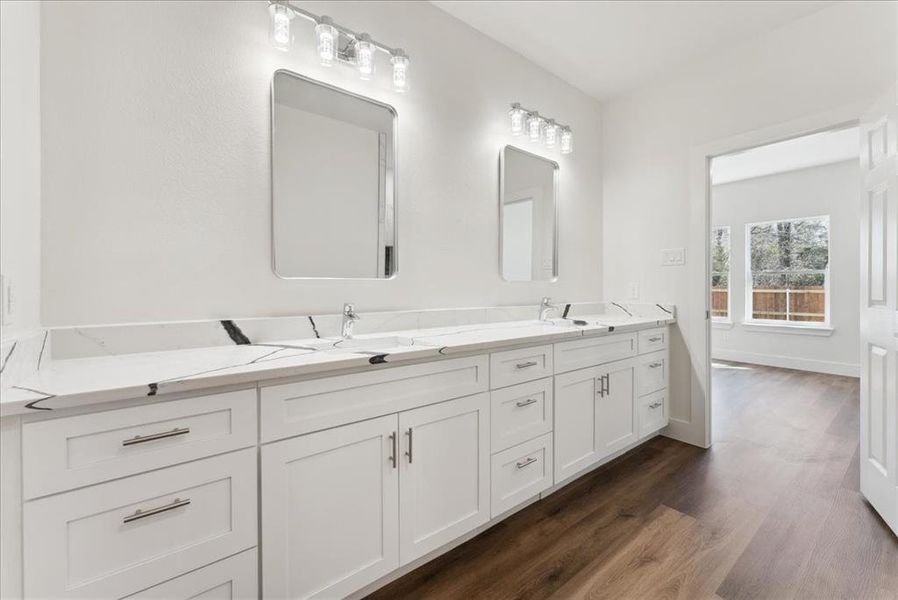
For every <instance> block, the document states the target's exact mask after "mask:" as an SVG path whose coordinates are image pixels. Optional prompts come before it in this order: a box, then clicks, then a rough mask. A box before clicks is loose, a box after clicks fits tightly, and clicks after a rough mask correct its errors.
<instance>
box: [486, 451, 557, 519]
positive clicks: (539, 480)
mask: <svg viewBox="0 0 898 600" xmlns="http://www.w3.org/2000/svg"><path fill="white" fill-rule="evenodd" d="M552 464H553V462H552V434H551V433H548V434H546V435H544V436H542V437H538V438H536V439H535V440H530V441H529V442H524V443H523V444H518V445H517V446H513V447H511V448H509V449H508V450H505V451H504V452H500V453H499V454H495V455H493V459H492V502H491V508H492V516H493V517H496V516H498V515H500V514H502V513H504V512H505V511H507V510H509V509H511V508H514V507H515V506H517V505H518V504H520V503H521V502H523V501H525V500H527V499H528V498H532V497H533V496H535V495H537V494H538V493H540V492H542V491H544V490H546V489H548V488H549V486H551V485H552Z"/></svg>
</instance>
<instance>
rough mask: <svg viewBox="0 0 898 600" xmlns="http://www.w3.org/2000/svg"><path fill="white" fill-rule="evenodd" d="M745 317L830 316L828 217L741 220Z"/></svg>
mask: <svg viewBox="0 0 898 600" xmlns="http://www.w3.org/2000/svg"><path fill="white" fill-rule="evenodd" d="M746 234H747V235H746V238H747V239H748V253H749V256H750V257H751V260H750V266H749V269H748V272H747V277H746V279H747V281H746V292H747V293H746V299H745V305H746V310H745V312H746V315H745V316H746V319H750V320H757V321H775V322H782V321H789V322H793V323H826V322H828V321H829V318H828V315H829V306H828V303H829V300H828V297H829V293H828V292H829V217H828V216H824V217H809V218H803V219H790V220H787V221H775V222H769V223H751V224H749V225H746Z"/></svg>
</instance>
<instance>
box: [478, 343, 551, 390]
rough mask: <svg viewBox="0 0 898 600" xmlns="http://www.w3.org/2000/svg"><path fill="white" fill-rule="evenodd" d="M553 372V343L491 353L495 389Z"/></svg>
mask: <svg viewBox="0 0 898 600" xmlns="http://www.w3.org/2000/svg"><path fill="white" fill-rule="evenodd" d="M552 372H553V370H552V346H551V344H550V345H546V346H535V347H532V348H518V349H516V350H507V351H505V352H494V353H492V354H490V387H491V388H493V389H495V388H500V387H505V386H508V385H514V384H516V383H523V382H525V381H533V380H534V379H540V378H541V377H547V376H549V375H551V374H552Z"/></svg>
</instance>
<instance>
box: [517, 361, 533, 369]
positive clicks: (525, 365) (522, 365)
mask: <svg viewBox="0 0 898 600" xmlns="http://www.w3.org/2000/svg"><path fill="white" fill-rule="evenodd" d="M535 366H536V361H535V360H528V361H527V362H522V363H518V364H516V365H515V368H516V369H526V368H528V367H535Z"/></svg>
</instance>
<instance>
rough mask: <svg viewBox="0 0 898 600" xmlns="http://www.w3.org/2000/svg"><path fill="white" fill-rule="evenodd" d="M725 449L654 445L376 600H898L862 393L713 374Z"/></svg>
mask: <svg viewBox="0 0 898 600" xmlns="http://www.w3.org/2000/svg"><path fill="white" fill-rule="evenodd" d="M713 385H714V394H713V397H714V444H713V446H712V447H711V448H710V449H708V450H702V449H700V448H696V447H693V446H689V445H686V444H682V443H679V442H676V441H673V440H670V439H667V438H661V437H659V438H655V439H654V440H651V441H650V442H648V443H646V444H644V445H643V446H641V447H639V448H637V449H635V450H633V451H632V452H630V453H629V454H626V455H624V456H622V457H620V458H618V459H617V460H615V461H613V462H612V463H609V464H608V465H605V466H603V467H602V468H600V469H598V470H596V471H595V472H593V473H591V474H589V475H586V476H584V477H582V478H581V479H579V480H577V481H575V482H574V483H572V484H570V485H568V486H567V487H565V488H563V489H561V490H559V491H557V492H556V493H554V494H552V495H551V496H549V497H547V498H545V499H543V500H541V501H539V502H537V503H535V504H532V505H530V506H528V507H527V508H525V509H524V510H522V511H520V512H518V513H516V514H515V515H513V516H511V517H509V518H508V519H506V520H505V521H503V522H501V523H499V524H497V525H495V526H494V527H492V528H491V529H489V530H487V531H485V532H484V533H482V534H481V535H479V536H477V537H476V538H474V539H472V540H470V541H468V542H466V543H465V544H463V545H461V546H459V547H458V548H455V549H454V550H452V551H450V552H448V553H447V554H444V555H443V556H441V557H439V558H437V559H435V560H433V561H431V562H430V563H428V564H426V565H423V566H422V567H420V568H418V569H417V570H415V571H412V572H411V573H408V574H407V575H405V576H404V577H402V578H401V579H398V580H396V581H394V582H393V583H391V584H390V585H388V586H386V587H384V588H382V589H380V590H378V591H377V592H376V593H374V594H373V595H372V596H370V598H376V599H380V598H402V599H406V598H409V599H411V598H428V599H440V598H453V599H455V598H460V599H465V600H474V599H481V598H487V599H490V600H493V599H497V600H498V599H504V598H509V599H525V598H526V599H531V598H532V599H536V598H556V599H557V598H590V599H600V598H609V599H640V600H642V599H646V600H648V599H654V598H660V599H665V600H666V599H674V598H683V599H693V598H715V599H716V598H723V599H726V600H737V599H743V598H759V599H771V600H779V599H792V598H803V599H805V598H806V599H813V600H818V599H824V598H843V599H852V600H854V599H866V598H871V599H872V598H876V599H878V598H882V599H888V600H896V599H898V538H896V537H895V536H894V535H893V534H892V533H891V532H890V531H889V530H888V529H887V528H886V526H885V524H884V523H883V522H882V521H881V520H880V519H879V517H878V516H877V515H876V514H875V512H874V511H873V509H872V508H870V506H869V505H868V504H867V503H866V502H865V501H864V500H863V498H862V497H861V495H860V493H859V491H858V477H859V472H858V431H859V424H858V410H859V403H858V380H857V379H853V378H848V377H838V376H832V375H821V374H816V373H804V372H800V371H791V370H786V369H774V368H769V367H758V366H755V365H744V364H736V363H718V364H715V368H714V375H713Z"/></svg>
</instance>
